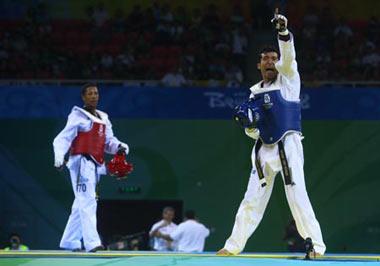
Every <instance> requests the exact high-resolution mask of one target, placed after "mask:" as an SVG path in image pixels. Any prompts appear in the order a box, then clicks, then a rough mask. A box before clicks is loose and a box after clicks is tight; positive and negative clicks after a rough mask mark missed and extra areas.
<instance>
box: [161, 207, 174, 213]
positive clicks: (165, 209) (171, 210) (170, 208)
mask: <svg viewBox="0 0 380 266" xmlns="http://www.w3.org/2000/svg"><path fill="white" fill-rule="evenodd" d="M167 211H170V212H175V210H174V208H173V207H171V206H166V207H165V208H164V209H163V210H162V212H167Z"/></svg>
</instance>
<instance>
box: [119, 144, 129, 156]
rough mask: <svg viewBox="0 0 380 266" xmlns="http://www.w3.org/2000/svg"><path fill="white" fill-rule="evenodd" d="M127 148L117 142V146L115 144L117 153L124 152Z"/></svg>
mask: <svg viewBox="0 0 380 266" xmlns="http://www.w3.org/2000/svg"><path fill="white" fill-rule="evenodd" d="M126 150H127V149H126V148H125V147H124V146H122V145H121V144H119V146H117V152H116V153H117V154H123V153H125V151H126Z"/></svg>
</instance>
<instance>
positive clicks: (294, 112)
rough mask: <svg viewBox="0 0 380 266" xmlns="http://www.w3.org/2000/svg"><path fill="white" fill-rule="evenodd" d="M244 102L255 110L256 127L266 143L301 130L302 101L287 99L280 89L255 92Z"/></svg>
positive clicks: (271, 142)
mask: <svg viewBox="0 0 380 266" xmlns="http://www.w3.org/2000/svg"><path fill="white" fill-rule="evenodd" d="M244 104H245V106H247V107H248V108H249V109H251V110H253V111H254V115H253V116H254V117H255V118H256V121H255V125H254V127H256V128H258V129H259V130H260V138H261V140H262V141H263V143H264V144H274V143H277V142H278V141H279V140H281V139H282V138H283V136H284V135H285V134H286V133H287V132H290V131H295V132H301V105H300V103H298V102H291V101H287V100H285V99H284V98H283V97H282V95H281V92H280V91H279V90H273V91H268V92H263V93H258V94H255V97H254V98H253V99H250V100H249V101H248V103H244ZM241 106H242V105H241Z"/></svg>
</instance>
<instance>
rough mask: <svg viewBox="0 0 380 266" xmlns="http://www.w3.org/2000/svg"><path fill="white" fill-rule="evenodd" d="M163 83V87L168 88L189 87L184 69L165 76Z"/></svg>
mask: <svg viewBox="0 0 380 266" xmlns="http://www.w3.org/2000/svg"><path fill="white" fill-rule="evenodd" d="M161 83H162V85H163V86H167V87H182V86H187V81H186V79H185V77H184V76H183V75H182V69H181V68H177V70H174V69H172V71H169V72H168V73H166V74H165V76H164V77H163V78H162V80H161Z"/></svg>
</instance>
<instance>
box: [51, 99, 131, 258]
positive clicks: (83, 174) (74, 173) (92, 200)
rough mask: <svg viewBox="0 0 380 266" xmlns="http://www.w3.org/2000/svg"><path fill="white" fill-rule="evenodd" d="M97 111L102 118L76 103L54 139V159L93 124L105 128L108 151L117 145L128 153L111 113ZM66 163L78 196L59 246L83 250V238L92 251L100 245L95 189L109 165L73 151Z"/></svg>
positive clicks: (114, 148) (105, 147)
mask: <svg viewBox="0 0 380 266" xmlns="http://www.w3.org/2000/svg"><path fill="white" fill-rule="evenodd" d="M96 113H97V114H98V115H99V117H100V118H99V117H96V116H94V115H92V114H91V113H89V112H87V111H86V110H84V109H82V108H79V107H77V106H74V108H73V109H72V111H71V113H70V115H69V117H68V120H67V124H66V126H65V128H64V129H63V130H62V131H61V132H60V133H59V134H58V135H57V137H56V138H55V139H54V141H53V147H54V155H55V158H59V159H61V160H62V159H63V157H64V156H65V154H66V153H67V152H68V151H69V149H70V148H72V144H73V141H74V140H75V139H76V137H77V136H78V134H79V133H81V132H89V131H90V130H91V129H92V127H93V125H94V124H98V125H101V128H102V129H103V130H104V127H105V143H104V151H105V152H107V153H110V154H115V153H116V152H117V150H118V146H119V145H121V146H123V147H124V148H125V149H126V153H127V154H128V151H129V148H128V145H127V144H125V143H122V142H120V141H119V140H118V139H117V138H116V137H114V135H113V131H112V125H111V122H110V121H109V119H108V115H107V114H106V113H104V112H102V111H99V110H96ZM100 133H102V132H100ZM104 151H103V153H104ZM62 161H63V160H62ZM66 166H67V168H68V169H69V171H70V176H71V183H72V188H73V191H74V195H75V199H74V202H73V205H72V209H71V214H70V217H69V220H68V222H67V225H66V228H65V231H64V233H63V236H62V239H61V242H60V247H61V248H64V249H80V248H81V239H82V238H83V243H84V246H85V249H86V250H87V251H90V250H91V249H93V248H95V247H97V246H100V245H101V241H100V238H99V234H98V232H97V228H96V208H97V202H96V191H95V190H96V184H97V182H99V178H100V175H104V174H106V167H105V164H104V163H103V162H101V163H99V162H96V160H93V159H90V158H89V157H88V156H84V155H82V154H76V155H73V154H71V155H70V157H69V161H68V162H67V164H66Z"/></svg>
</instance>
